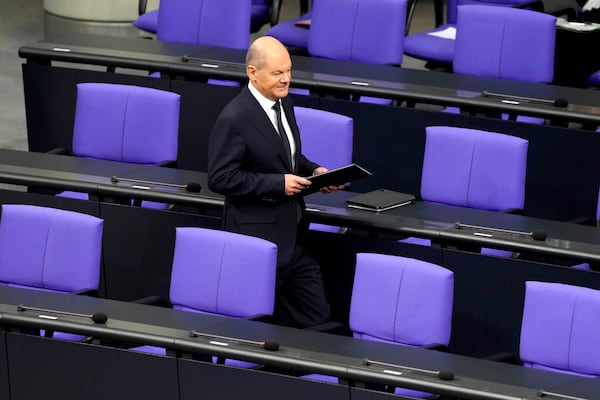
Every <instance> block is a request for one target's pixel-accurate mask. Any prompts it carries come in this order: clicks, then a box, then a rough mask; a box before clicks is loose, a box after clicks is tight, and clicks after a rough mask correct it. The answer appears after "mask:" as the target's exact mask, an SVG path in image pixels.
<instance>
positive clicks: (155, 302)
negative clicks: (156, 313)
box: [130, 295, 171, 307]
mask: <svg viewBox="0 0 600 400" xmlns="http://www.w3.org/2000/svg"><path fill="white" fill-rule="evenodd" d="M130 302H131V303H136V304H146V305H150V306H159V307H170V306H171V305H170V304H169V301H168V300H167V299H165V298H164V297H162V296H156V295H152V296H146V297H142V298H140V299H135V300H131V301H130Z"/></svg>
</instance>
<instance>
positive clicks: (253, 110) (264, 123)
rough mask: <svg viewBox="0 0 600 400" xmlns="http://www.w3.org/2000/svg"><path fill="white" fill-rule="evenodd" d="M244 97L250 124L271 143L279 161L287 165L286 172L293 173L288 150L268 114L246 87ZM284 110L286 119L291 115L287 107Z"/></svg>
mask: <svg viewBox="0 0 600 400" xmlns="http://www.w3.org/2000/svg"><path fill="white" fill-rule="evenodd" d="M242 95H243V98H244V103H245V105H246V107H248V109H249V113H248V115H249V119H250V123H251V124H252V125H253V126H254V127H255V128H256V130H257V131H258V132H260V134H261V135H263V136H264V137H265V138H266V140H267V141H268V142H269V144H270V145H271V146H272V147H273V150H274V151H275V152H276V153H277V155H278V157H279V159H280V160H281V162H282V163H283V165H285V170H286V171H289V172H292V171H291V170H290V168H291V166H290V165H289V161H288V157H287V156H286V153H285V151H286V150H285V149H284V146H283V142H282V141H281V138H280V137H279V134H278V133H277V130H276V129H275V127H274V126H273V124H272V123H271V120H270V119H269V117H268V116H267V114H266V113H265V112H264V110H263V109H262V107H261V106H260V104H259V103H258V101H256V99H255V98H254V96H253V95H252V93H250V90H248V88H247V87H244V89H242ZM284 110H285V113H286V117H287V116H288V115H290V114H289V111H288V110H287V108H285V106H284ZM288 118H289V117H288ZM288 122H289V120H288ZM290 124H291V122H290ZM294 125H296V124H295V123H294ZM294 129H295V128H292V132H293V131H294ZM293 135H294V141H296V143H298V140H297V139H296V134H295V133H293Z"/></svg>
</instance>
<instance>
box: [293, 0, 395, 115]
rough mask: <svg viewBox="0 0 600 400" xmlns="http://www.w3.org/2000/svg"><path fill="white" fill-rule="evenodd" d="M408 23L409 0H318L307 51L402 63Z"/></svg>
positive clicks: (345, 58) (381, 101) (347, 58)
mask: <svg viewBox="0 0 600 400" xmlns="http://www.w3.org/2000/svg"><path fill="white" fill-rule="evenodd" d="M405 26H406V0H320V1H315V2H314V4H313V9H312V15H311V25H310V29H309V30H308V53H309V55H310V56H313V57H321V58H328V59H333V60H340V61H351V62H357V63H364V64H388V65H397V66H400V65H401V64H402V57H403V55H404V45H403V43H404V28H405ZM294 93H299V92H294ZM360 101H362V102H368V103H377V104H391V103H392V101H391V100H389V99H379V98H372V97H361V98H360Z"/></svg>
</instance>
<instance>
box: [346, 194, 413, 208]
mask: <svg viewBox="0 0 600 400" xmlns="http://www.w3.org/2000/svg"><path fill="white" fill-rule="evenodd" d="M413 200H415V196H413V195H412V194H408V193H401V192H395V191H393V190H387V189H378V190H373V191H372V192H368V193H362V194H359V195H357V196H354V197H350V198H349V199H347V200H346V204H347V205H348V207H351V208H358V209H360V210H369V211H385V210H390V209H392V208H396V207H400V206H404V205H407V204H410V203H411V202H412V201H413Z"/></svg>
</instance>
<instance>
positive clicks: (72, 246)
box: [0, 204, 104, 340]
mask: <svg viewBox="0 0 600 400" xmlns="http://www.w3.org/2000/svg"><path fill="white" fill-rule="evenodd" d="M103 227H104V221H103V220H102V219H100V218H97V217H94V216H91V215H87V214H83V213H79V212H74V211H65V210H58V209H54V208H48V207H40V206H33V205H24V204H4V205H2V215H1V217H0V284H2V285H7V286H14V287H21V288H28V289H35V290H43V291H49V292H57V293H71V294H88V295H97V294H98V293H97V290H98V285H99V281H100V260H101V254H102V232H103ZM48 335H50V333H48ZM53 337H55V338H59V339H67V340H81V339H83V337H81V336H79V335H72V334H67V333H61V332H54V335H53Z"/></svg>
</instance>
